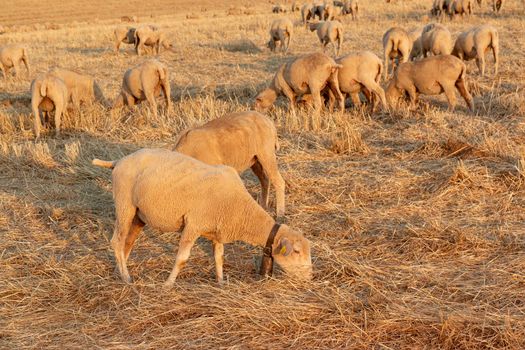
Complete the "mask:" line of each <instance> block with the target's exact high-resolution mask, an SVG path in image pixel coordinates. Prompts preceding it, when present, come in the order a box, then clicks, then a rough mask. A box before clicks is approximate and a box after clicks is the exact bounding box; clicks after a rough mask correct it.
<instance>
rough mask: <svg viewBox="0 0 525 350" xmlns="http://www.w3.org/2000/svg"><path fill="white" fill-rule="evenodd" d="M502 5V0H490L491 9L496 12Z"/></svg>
mask: <svg viewBox="0 0 525 350" xmlns="http://www.w3.org/2000/svg"><path fill="white" fill-rule="evenodd" d="M501 6H503V0H492V10H493V11H494V12H496V13H499V11H500V10H501Z"/></svg>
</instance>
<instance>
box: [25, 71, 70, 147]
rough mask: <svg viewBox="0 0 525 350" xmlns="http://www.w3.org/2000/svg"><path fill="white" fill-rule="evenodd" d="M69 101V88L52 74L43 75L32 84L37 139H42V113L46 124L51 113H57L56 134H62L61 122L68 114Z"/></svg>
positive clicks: (32, 104) (32, 102)
mask: <svg viewBox="0 0 525 350" xmlns="http://www.w3.org/2000/svg"><path fill="white" fill-rule="evenodd" d="M67 101H68V91H67V86H66V84H65V83H64V81H63V80H62V79H60V78H58V77H56V76H54V75H52V74H41V75H39V76H38V77H36V78H35V79H34V80H33V81H32V82H31V110H32V111H33V116H34V117H35V120H34V132H35V137H36V138H39V137H40V112H42V114H43V116H44V122H46V121H47V120H48V119H49V113H51V112H52V111H53V110H54V111H55V134H56V136H58V135H59V134H60V121H61V118H62V114H63V113H64V112H66V107H67Z"/></svg>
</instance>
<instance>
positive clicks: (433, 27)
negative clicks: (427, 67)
mask: <svg viewBox="0 0 525 350" xmlns="http://www.w3.org/2000/svg"><path fill="white" fill-rule="evenodd" d="M421 48H422V50H423V56H425V57H427V56H428V54H429V53H431V54H433V55H436V56H437V55H450V53H451V52H452V35H451V34H450V31H449V30H448V29H447V28H446V27H445V26H443V25H441V24H437V23H430V24H427V25H426V26H425V27H423V32H422V34H421Z"/></svg>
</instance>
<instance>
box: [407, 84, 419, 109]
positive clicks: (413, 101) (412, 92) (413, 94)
mask: <svg viewBox="0 0 525 350" xmlns="http://www.w3.org/2000/svg"><path fill="white" fill-rule="evenodd" d="M406 91H407V93H408V96H409V97H410V108H412V109H415V108H416V106H417V91H416V87H415V86H410V87H408V88H407V89H406Z"/></svg>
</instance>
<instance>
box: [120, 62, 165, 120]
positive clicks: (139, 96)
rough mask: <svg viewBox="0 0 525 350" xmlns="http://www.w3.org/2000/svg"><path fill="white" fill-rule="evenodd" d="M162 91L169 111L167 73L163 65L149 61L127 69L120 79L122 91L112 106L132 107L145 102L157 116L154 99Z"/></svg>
mask: <svg viewBox="0 0 525 350" xmlns="http://www.w3.org/2000/svg"><path fill="white" fill-rule="evenodd" d="M161 89H162V91H163V93H164V97H165V99H166V106H167V108H168V110H171V108H172V105H171V97H170V94H171V90H170V83H169V72H168V68H167V67H166V65H165V64H163V63H161V62H159V61H157V60H154V59H151V60H147V61H145V62H143V63H141V64H139V65H138V66H135V67H133V68H131V69H128V70H127V71H126V73H124V78H123V79H122V89H121V92H120V94H119V96H118V97H117V99H116V100H115V103H114V104H113V108H118V107H121V106H122V105H124V104H126V105H128V106H134V105H135V104H136V103H137V102H139V101H144V100H147V101H148V102H149V104H150V105H151V108H152V109H153V114H154V115H155V116H156V115H157V102H156V101H155V97H156V96H159V95H160V91H161Z"/></svg>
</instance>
